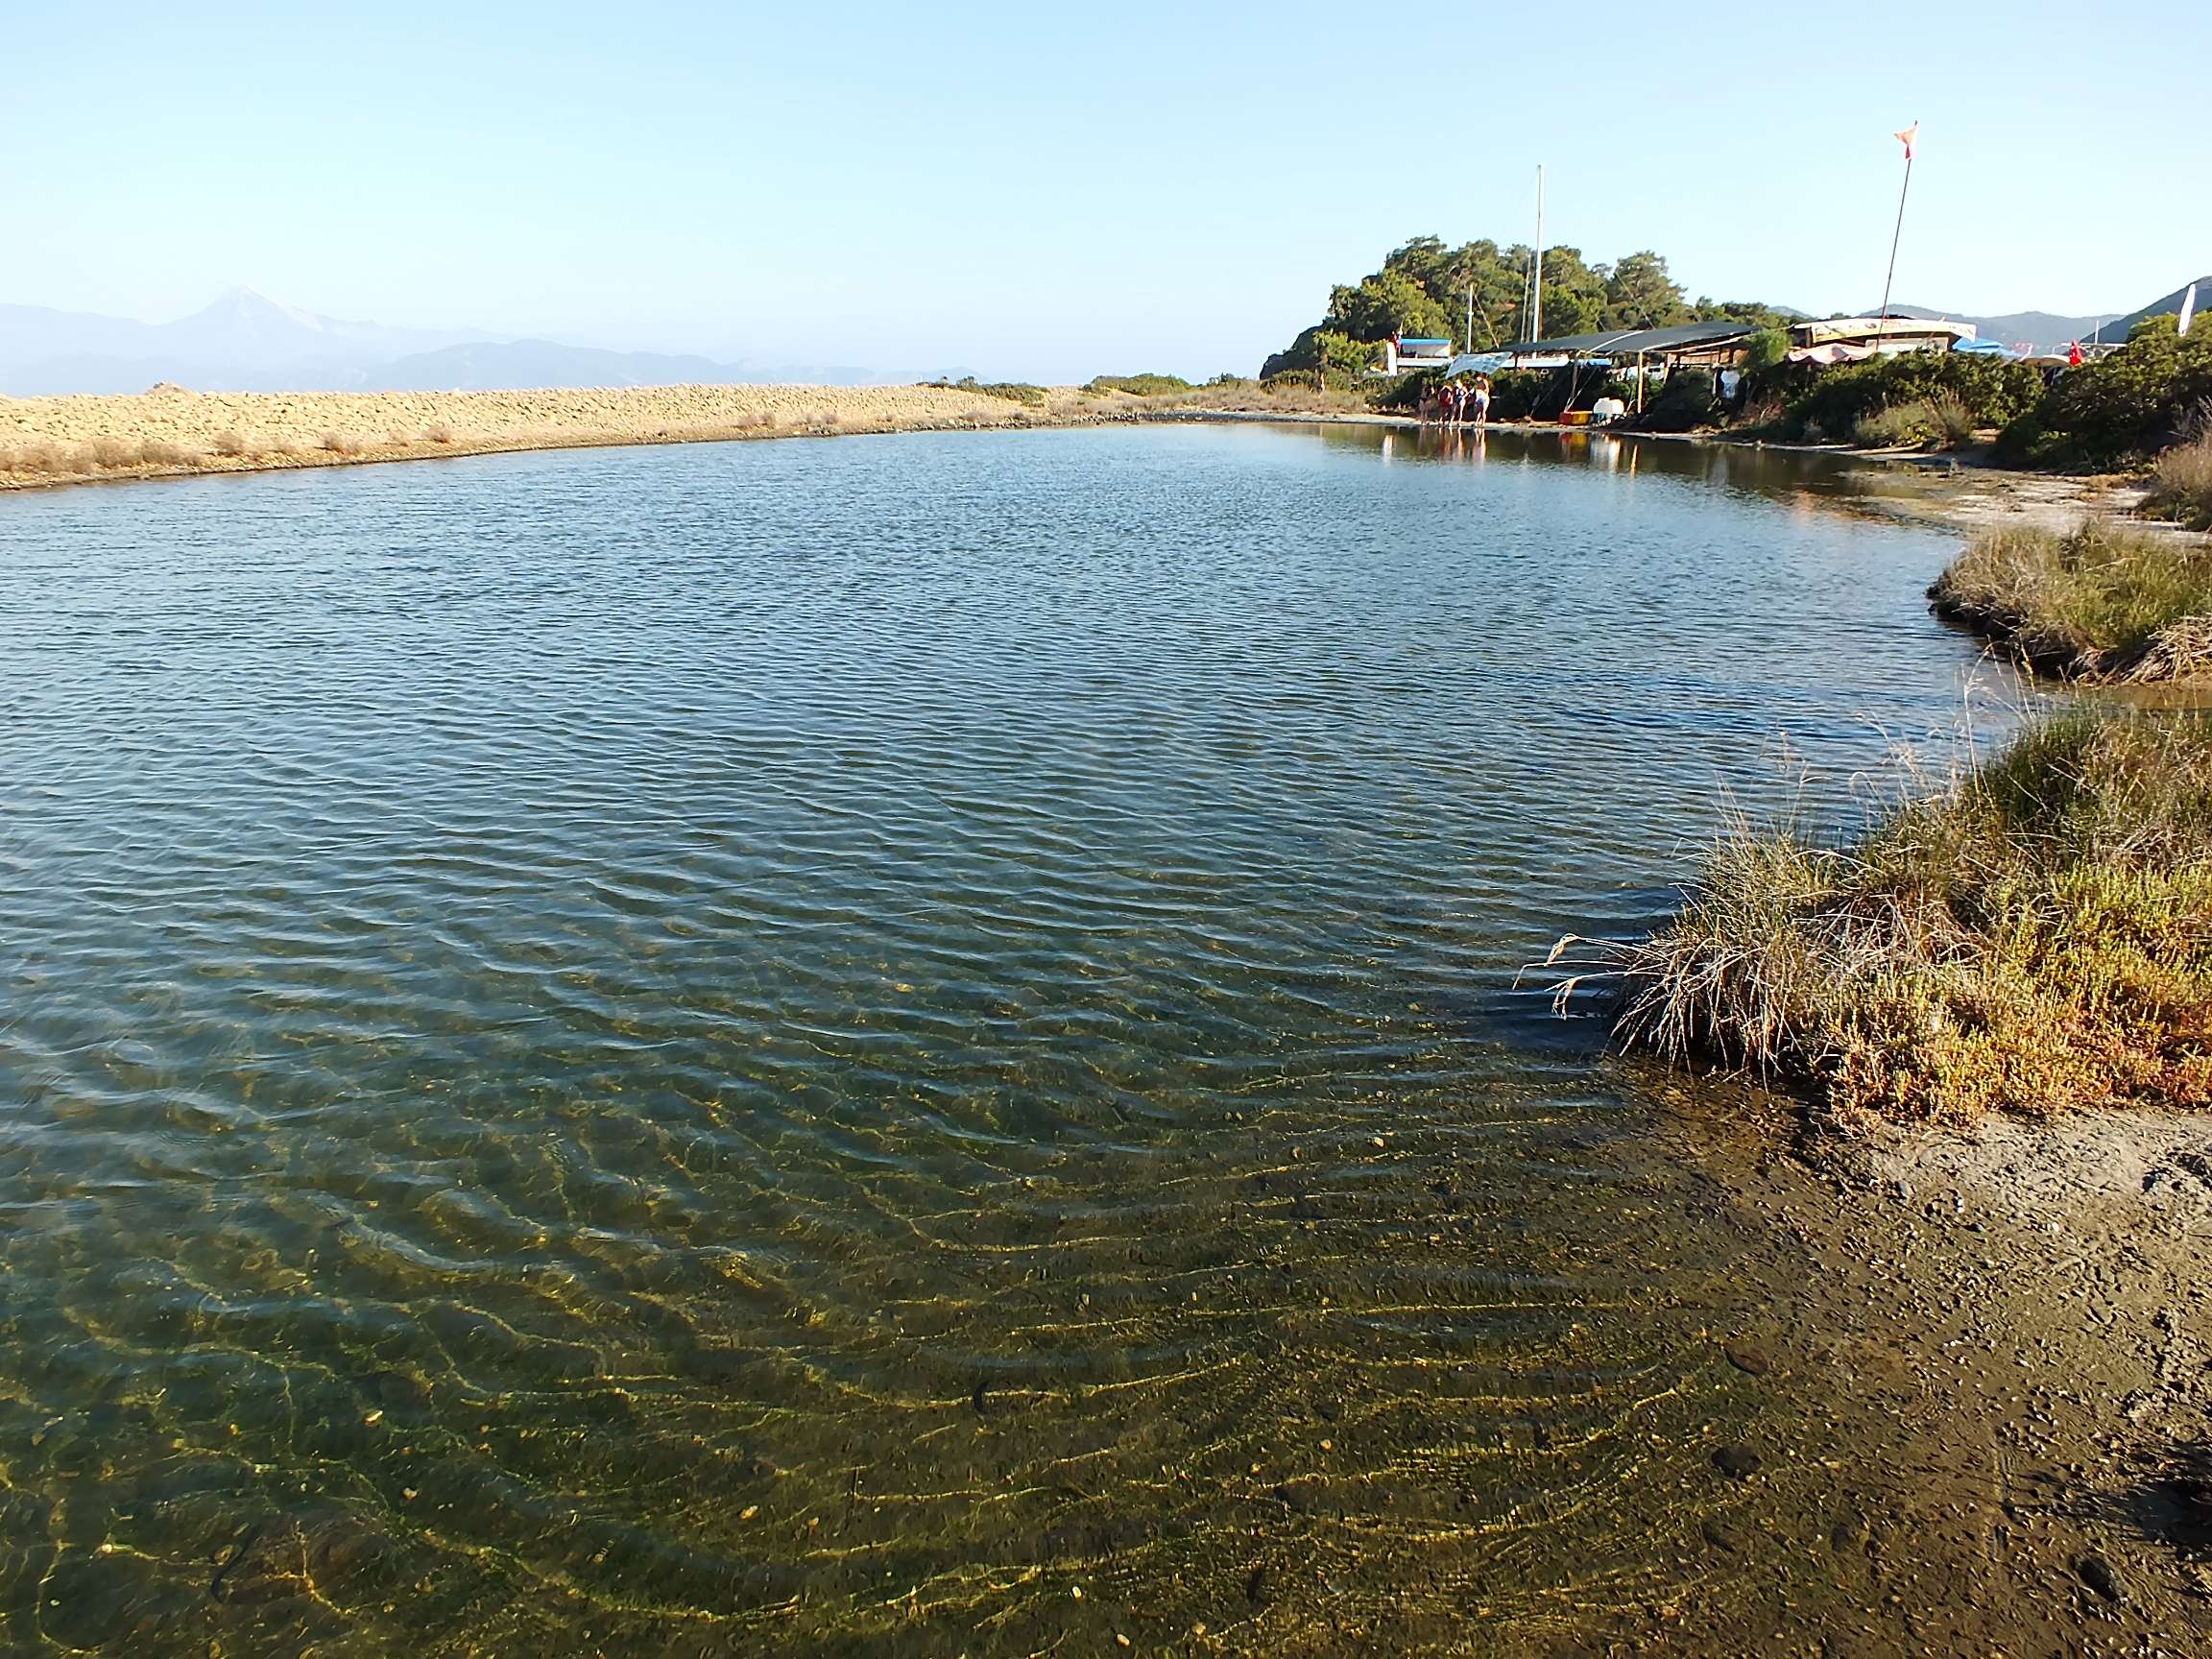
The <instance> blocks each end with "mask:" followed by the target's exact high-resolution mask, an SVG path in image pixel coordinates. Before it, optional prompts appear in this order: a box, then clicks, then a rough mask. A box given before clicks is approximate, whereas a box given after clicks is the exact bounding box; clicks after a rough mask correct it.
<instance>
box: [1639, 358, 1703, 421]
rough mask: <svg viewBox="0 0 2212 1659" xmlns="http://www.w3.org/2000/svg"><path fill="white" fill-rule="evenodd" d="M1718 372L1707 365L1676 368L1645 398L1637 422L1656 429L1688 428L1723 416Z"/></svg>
mask: <svg viewBox="0 0 2212 1659" xmlns="http://www.w3.org/2000/svg"><path fill="white" fill-rule="evenodd" d="M1714 381H1715V376H1714V374H1713V373H1712V371H1710V370H1706V369H1677V370H1675V371H1674V372H1673V373H1671V374H1669V375H1668V376H1667V379H1666V382H1665V383H1664V384H1663V385H1661V387H1660V388H1659V390H1658V391H1657V392H1656V393H1654V394H1653V395H1652V396H1651V397H1648V398H1647V399H1646V400H1645V405H1644V413H1643V415H1642V416H1641V417H1640V418H1639V420H1638V422H1637V423H1638V424H1639V425H1641V426H1644V427H1646V428H1647V429H1649V430H1650V431H1653V432H1688V431H1691V430H1693V429H1695V428H1696V427H1699V426H1710V425H1712V424H1713V422H1714V421H1718V420H1719V418H1720V411H1721V401H1720V394H1719V389H1718V387H1717V386H1716V385H1715V384H1714Z"/></svg>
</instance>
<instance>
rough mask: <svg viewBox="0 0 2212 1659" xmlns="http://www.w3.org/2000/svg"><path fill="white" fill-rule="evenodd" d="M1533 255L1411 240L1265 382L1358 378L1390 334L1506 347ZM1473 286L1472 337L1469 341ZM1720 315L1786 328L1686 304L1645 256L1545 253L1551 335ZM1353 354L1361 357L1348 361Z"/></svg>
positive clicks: (1272, 360) (1745, 307)
mask: <svg viewBox="0 0 2212 1659" xmlns="http://www.w3.org/2000/svg"><path fill="white" fill-rule="evenodd" d="M1532 257H1533V251H1532V250H1531V249H1529V248H1528V247H1527V246H1526V245H1523V244H1516V245H1513V246H1511V247H1505V248H1501V247H1500V246H1499V245H1498V244H1497V243H1495V242H1492V241H1490V240H1488V239H1487V238H1484V239H1483V240H1480V241H1476V242H1466V243H1462V244H1461V245H1460V246H1458V247H1457V248H1447V247H1446V246H1445V245H1444V243H1443V241H1442V240H1441V239H1439V238H1437V237H1434V236H1416V237H1414V238H1413V239H1412V240H1411V241H1409V242H1407V243H1405V244H1404V245H1403V246H1401V247H1398V248H1395V249H1393V250H1392V251H1391V252H1390V254H1389V256H1388V257H1387V258H1385V259H1384V260H1383V269H1382V270H1380V271H1377V272H1374V273H1372V274H1371V275H1369V276H1363V277H1361V278H1360V279H1359V280H1358V282H1356V283H1346V284H1339V285H1338V286H1337V287H1335V288H1333V289H1331V290H1330V293H1329V307H1328V310H1327V311H1326V312H1325V313H1324V314H1323V316H1322V318H1321V320H1320V321H1319V322H1317V323H1315V324H1314V325H1312V326H1310V327H1309V328H1306V329H1304V330H1302V331H1301V332H1300V333H1299V335H1298V337H1297V339H1295V340H1293V341H1292V342H1291V343H1290V344H1289V345H1288V346H1287V347H1286V348H1285V349H1283V350H1281V351H1278V352H1276V353H1275V354H1274V355H1273V356H1271V357H1269V358H1268V359H1267V361H1266V363H1265V364H1264V365H1263V366H1262V369H1261V371H1260V373H1261V376H1262V378H1263V379H1271V378H1273V377H1274V376H1276V375H1278V374H1287V373H1301V372H1303V373H1312V372H1313V371H1314V370H1316V369H1322V368H1327V369H1330V370H1338V369H1344V368H1349V369H1350V370H1351V371H1352V372H1353V373H1358V372H1359V371H1361V370H1364V369H1366V368H1368V367H1369V366H1370V365H1371V364H1372V362H1373V360H1374V349H1375V347H1376V346H1377V345H1378V344H1379V343H1381V342H1382V341H1384V340H1387V339H1389V338H1390V337H1391V336H1392V335H1394V334H1395V335H1405V336H1411V337H1414V338H1423V339H1437V338H1443V339H1450V340H1453V341H1455V342H1456V343H1457V344H1458V345H1459V346H1460V347H1461V348H1462V349H1471V350H1481V349H1486V348H1490V347H1496V346H1500V345H1503V344H1504V343H1506V342H1508V341H1511V340H1513V339H1515V338H1516V337H1518V336H1521V335H1523V334H1525V333H1526V331H1527V325H1528V322H1529V318H1528V316H1527V314H1526V313H1527V283H1528V269H1529V263H1530V260H1531V258H1532ZM1470 289H1472V290H1473V291H1474V297H1475V338H1474V339H1473V340H1465V339H1462V338H1461V336H1462V335H1464V334H1465V333H1466V332H1467V321H1466V318H1467V296H1468V291H1469V290H1470ZM1717 318H1731V319H1735V318H1740V319H1743V320H1744V321H1747V322H1757V323H1762V324H1766V325H1770V326H1771V325H1778V324H1780V323H1781V322H1782V321H1783V314H1782V313H1780V312H1778V311H1775V310H1774V309H1772V308H1771V307H1769V306H1767V305H1762V304H1759V303H1758V302H1756V301H1713V300H1710V299H1697V300H1691V299H1690V298H1689V297H1688V296H1687V295H1686V294H1685V293H1684V292H1683V289H1682V286H1681V284H1680V283H1678V282H1676V281H1675V280H1674V279H1673V277H1672V276H1670V275H1669V274H1668V270H1667V261H1666V260H1665V259H1663V258H1661V257H1660V256H1659V255H1658V254H1657V253H1654V252H1648V251H1647V252H1640V253H1630V254H1628V255H1626V256H1625V257H1623V258H1622V259H1620V260H1618V261H1617V262H1615V263H1613V264H1597V265H1591V264H1587V263H1585V262H1584V260H1583V258H1582V254H1581V252H1580V251H1579V250H1577V249H1574V248H1547V249H1545V250H1544V332H1545V333H1546V334H1547V335H1548V336H1552V337H1556V336H1559V335H1563V334H1584V333H1588V332H1590V331H1591V330H1593V329H1598V328H1658V327H1664V326H1665V325H1668V324H1671V323H1695V322H1705V321H1711V320H1713V319H1717ZM1353 353H1357V360H1356V361H1352V362H1347V361H1346V359H1347V357H1349V356H1350V355H1352V354H1353ZM1505 418H1506V419H1511V417H1505Z"/></svg>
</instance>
